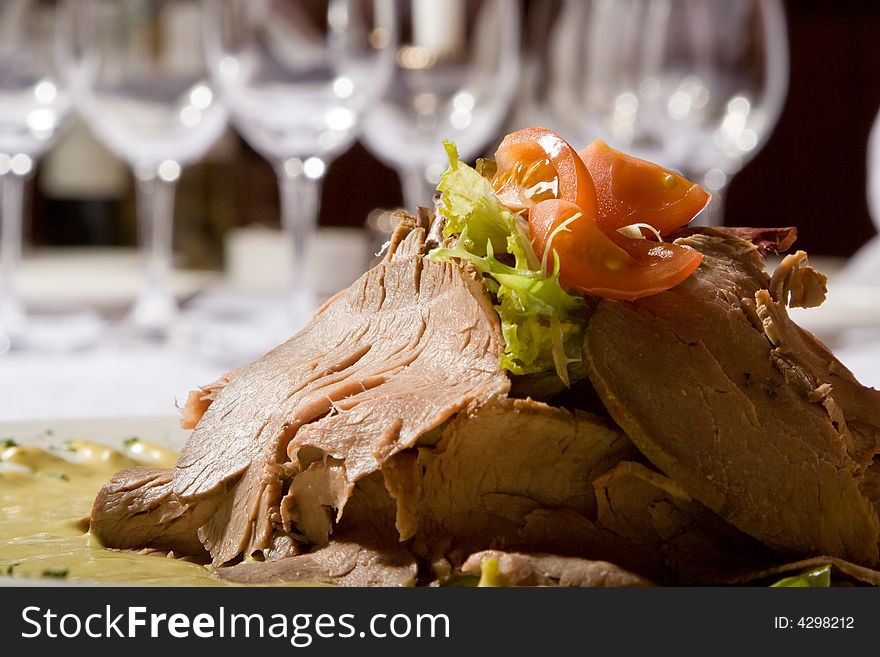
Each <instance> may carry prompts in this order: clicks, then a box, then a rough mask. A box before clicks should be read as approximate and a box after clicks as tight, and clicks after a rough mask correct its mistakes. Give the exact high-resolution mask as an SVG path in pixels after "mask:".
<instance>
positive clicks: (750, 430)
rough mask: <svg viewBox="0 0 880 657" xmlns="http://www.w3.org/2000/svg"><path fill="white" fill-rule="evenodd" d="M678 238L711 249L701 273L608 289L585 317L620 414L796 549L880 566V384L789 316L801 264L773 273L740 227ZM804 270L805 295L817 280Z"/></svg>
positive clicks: (597, 363) (666, 463)
mask: <svg viewBox="0 0 880 657" xmlns="http://www.w3.org/2000/svg"><path fill="white" fill-rule="evenodd" d="M678 241H679V242H680V243H682V244H687V245H689V246H692V247H693V248H695V249H698V250H699V251H701V252H702V253H703V255H704V260H703V263H702V264H701V265H700V267H699V269H698V270H697V271H696V273H695V274H694V275H693V276H691V277H690V278H689V279H687V280H686V281H684V282H683V283H681V284H680V285H678V286H676V287H675V288H673V289H671V290H669V291H667V292H664V293H662V294H659V295H656V296H653V297H647V298H645V299H641V300H639V301H636V302H632V303H627V302H617V301H609V300H604V301H602V302H601V303H600V304H599V305H598V307H597V309H596V310H595V312H594V314H593V316H592V318H591V320H590V323H589V325H588V328H587V336H586V343H585V355H586V360H587V364H588V368H589V370H590V378H591V379H592V381H593V383H594V385H595V387H596V390H597V391H598V393H599V395H600V397H601V398H602V400H603V402H604V403H605V405H606V407H607V408H608V410H609V412H610V413H611V415H612V417H613V418H614V419H615V420H616V421H617V423H618V424H619V425H620V426H621V427H623V429H624V430H625V431H626V432H627V434H628V435H629V437H630V438H631V439H632V441H633V442H634V443H635V444H636V446H637V447H638V448H639V449H640V450H641V451H642V452H643V453H644V454H645V455H646V456H647V457H648V459H649V460H650V461H652V462H653V463H654V464H655V465H656V466H657V467H658V468H660V469H661V470H662V471H663V472H664V473H666V474H667V475H669V476H670V477H671V478H672V479H673V480H674V481H675V482H676V483H677V484H678V485H680V486H681V487H682V489H684V491H686V492H687V494H688V495H690V496H691V497H693V498H694V499H696V500H699V501H700V502H701V503H703V504H704V505H705V506H707V507H709V508H710V509H712V510H713V511H715V512H716V513H718V514H719V515H721V516H722V517H723V518H725V519H726V520H728V521H729V522H730V523H732V524H733V525H735V526H736V527H738V528H739V529H741V530H742V531H744V532H745V533H747V534H750V535H751V536H754V537H756V538H758V539H760V540H761V541H763V542H765V543H766V544H767V545H769V546H772V547H774V548H776V549H778V550H781V551H783V552H785V553H790V554H801V555H805V556H808V555H815V554H828V555H832V556H836V557H840V558H843V559H848V560H851V561H854V562H857V563H860V564H864V565H874V564H876V563H877V562H878V534H880V523H878V516H877V510H876V509H875V508H874V506H873V505H872V503H871V500H870V498H869V496H868V494H867V490H868V489H869V488H871V485H872V482H873V480H872V479H871V477H870V473H869V470H870V467H869V465H870V464H871V462H872V460H873V459H874V457H875V455H876V454H877V453H878V451H880V447H878V436H880V430H878V427H877V422H878V419H880V398H878V394H880V393H878V392H877V391H875V390H873V389H867V388H864V387H863V386H861V385H859V384H858V382H856V381H855V379H854V378H853V377H852V375H851V374H850V373H849V371H847V370H846V368H845V367H844V366H843V365H842V364H841V363H840V362H838V361H837V360H836V359H835V358H834V357H833V356H832V355H831V353H830V352H829V351H828V350H827V349H826V348H825V347H824V346H823V345H822V344H821V343H820V342H819V341H818V340H817V339H816V338H815V337H813V336H812V335H810V334H809V333H807V332H806V331H804V330H802V329H800V328H799V327H797V326H796V325H795V324H794V323H793V322H791V321H790V320H789V319H788V315H787V312H786V308H785V303H786V301H788V300H789V299H788V298H781V297H786V296H790V295H791V294H792V293H793V290H794V288H793V287H792V284H791V283H789V284H783V283H782V282H781V281H785V280H789V281H791V280H793V279H790V278H789V274H790V272H784V273H782V274H781V275H780V277H779V278H778V279H777V281H776V282H775V284H773V285H771V281H770V279H769V277H768V276H767V274H766V273H765V272H764V271H763V266H762V261H761V259H760V257H759V255H758V252H757V249H756V248H755V247H754V246H753V245H751V244H749V243H747V242H745V241H742V240H740V239H738V238H736V237H732V236H730V235H724V234H722V233H719V232H713V231H711V230H707V231H703V232H702V233H696V234H692V235H690V236H688V237H684V238H681V239H680V240H678ZM795 264H797V263H795V262H792V261H789V262H788V263H787V265H786V266H787V267H789V268H791V267H793V266H794V265H795ZM803 276H806V278H805V279H802V280H800V282H799V283H798V284H797V285H800V286H801V288H802V289H801V290H800V292H799V294H801V293H802V299H801V300H804V299H807V300H808V299H809V297H810V295H813V296H815V294H816V283H817V281H818V279H817V277H815V276H813V275H811V274H809V273H805V274H803ZM774 291H775V292H776V297H774V294H773V293H774ZM806 305H809V304H806ZM866 473H868V474H866Z"/></svg>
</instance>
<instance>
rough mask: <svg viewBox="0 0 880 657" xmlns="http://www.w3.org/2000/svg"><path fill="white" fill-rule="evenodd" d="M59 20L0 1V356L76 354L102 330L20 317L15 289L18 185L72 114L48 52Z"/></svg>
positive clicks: (29, 5)
mask: <svg viewBox="0 0 880 657" xmlns="http://www.w3.org/2000/svg"><path fill="white" fill-rule="evenodd" d="M63 18H64V17H63V12H62V7H61V3H60V2H51V1H41V0H0V195H2V207H0V353H3V352H5V351H8V350H10V349H16V350H18V349H31V348H33V349H44V348H46V349H53V350H68V349H74V348H79V347H83V346H87V345H89V344H91V343H93V342H95V341H96V340H97V338H98V337H99V335H100V332H101V329H102V328H103V323H102V322H101V320H100V319H99V318H98V317H97V315H96V314H95V313H93V312H86V311H79V312H56V313H44V314H37V313H34V312H31V313H26V312H25V309H24V306H23V304H22V303H21V301H20V299H19V297H18V295H17V290H16V285H15V278H16V274H17V271H18V268H19V264H20V260H21V250H22V216H23V209H24V191H25V186H26V183H27V182H28V181H29V179H30V178H31V177H32V174H33V171H34V168H35V166H36V161H37V159H38V158H39V157H40V156H41V155H42V154H43V153H45V152H46V151H47V150H48V149H49V148H50V147H51V146H52V145H53V144H54V143H55V141H56V140H57V138H58V136H59V135H60V134H61V133H62V132H63V131H64V129H65V128H66V127H67V126H68V124H69V123H70V119H71V116H72V104H71V101H70V96H69V94H68V92H67V89H66V87H65V85H64V83H63V80H62V79H61V75H60V72H59V59H58V57H56V54H57V53H56V50H55V45H56V44H57V41H56V36H57V34H58V33H59V32H60V31H61V30H63V26H64V20H63Z"/></svg>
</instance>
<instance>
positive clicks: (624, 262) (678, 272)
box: [529, 199, 703, 301]
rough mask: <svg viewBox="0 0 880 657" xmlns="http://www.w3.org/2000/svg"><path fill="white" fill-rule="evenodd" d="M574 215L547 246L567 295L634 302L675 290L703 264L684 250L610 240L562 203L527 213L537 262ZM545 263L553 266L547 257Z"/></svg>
mask: <svg viewBox="0 0 880 657" xmlns="http://www.w3.org/2000/svg"><path fill="white" fill-rule="evenodd" d="M578 213H580V214H581V216H580V217H579V218H577V219H575V220H574V221H572V222H571V223H570V224H569V225H568V226H567V228H568V231H559V232H557V233H556V235H554V236H553V237H552V242H551V243H550V244H549V247H550V249H551V250H552V251H555V252H556V254H557V255H558V257H559V263H560V271H559V280H560V282H561V283H562V285H563V287H565V288H566V289H568V290H577V291H581V292H586V293H589V294H593V295H596V296H600V297H605V298H609V299H618V300H623V301H634V300H635V299H640V298H642V297H647V296H651V295H654V294H658V293H660V292H663V291H665V290H668V289H669V288H671V287H673V286H675V285H678V284H679V283H681V282H682V281H683V280H685V279H686V278H687V277H688V276H690V275H691V274H692V273H693V272H694V270H695V269H696V268H697V267H699V266H700V263H701V262H702V261H703V256H702V254H701V253H699V252H698V251H696V250H694V249H692V248H690V247H687V246H679V245H677V244H669V243H666V242H654V241H649V240H643V239H631V238H628V237H624V236H623V235H619V234H616V235H615V236H614V238H613V239H612V238H611V237H610V236H609V235H608V234H606V233H605V232H604V231H603V230H602V228H600V227H599V225H598V223H597V222H596V221H595V220H594V219H592V218H591V217H589V216H586V214H584V213H582V212H581V210H580V208H579V207H578V206H577V205H575V204H574V203H571V202H570V201H565V200H562V199H551V200H546V201H541V202H540V203H538V204H537V205H535V206H534V207H532V208H531V209H530V210H529V230H530V232H531V235H532V243H533V244H534V247H535V252H536V253H537V254H538V255H539V257H542V258H543V257H544V252H545V251H546V249H547V247H548V241H550V236H551V234H552V233H553V231H554V230H555V229H556V228H557V227H558V226H559V225H560V224H561V223H563V222H564V221H566V220H568V219H570V218H572V217H574V216H575V215H576V214H578ZM545 260H546V261H547V262H548V263H552V262H553V260H552V256H551V255H550V254H548V256H547V258H546V259H545ZM550 266H552V265H548V267H550Z"/></svg>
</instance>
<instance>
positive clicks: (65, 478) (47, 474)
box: [37, 471, 70, 481]
mask: <svg viewBox="0 0 880 657" xmlns="http://www.w3.org/2000/svg"><path fill="white" fill-rule="evenodd" d="M37 474H38V475H39V476H41V477H52V478H53V479H60V480H61V481H70V477H68V476H67V473H66V472H57V471H52V472H46V471H41V472H38V473H37Z"/></svg>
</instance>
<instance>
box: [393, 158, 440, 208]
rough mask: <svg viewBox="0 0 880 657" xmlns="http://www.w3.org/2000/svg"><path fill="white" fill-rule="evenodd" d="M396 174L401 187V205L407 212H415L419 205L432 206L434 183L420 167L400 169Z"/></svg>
mask: <svg viewBox="0 0 880 657" xmlns="http://www.w3.org/2000/svg"><path fill="white" fill-rule="evenodd" d="M398 175H399V176H400V182H401V185H402V187H403V206H404V209H405V210H406V211H407V212H412V213H415V212H416V210H417V209H418V208H419V206H423V207H426V208H431V207H433V198H434V189H435V187H436V185H434V184H432V183H431V182H429V181H428V178H427V176H425V172H424V171H423V170H422V169H421V168H407V169H401V170H400V171H399V172H398Z"/></svg>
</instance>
